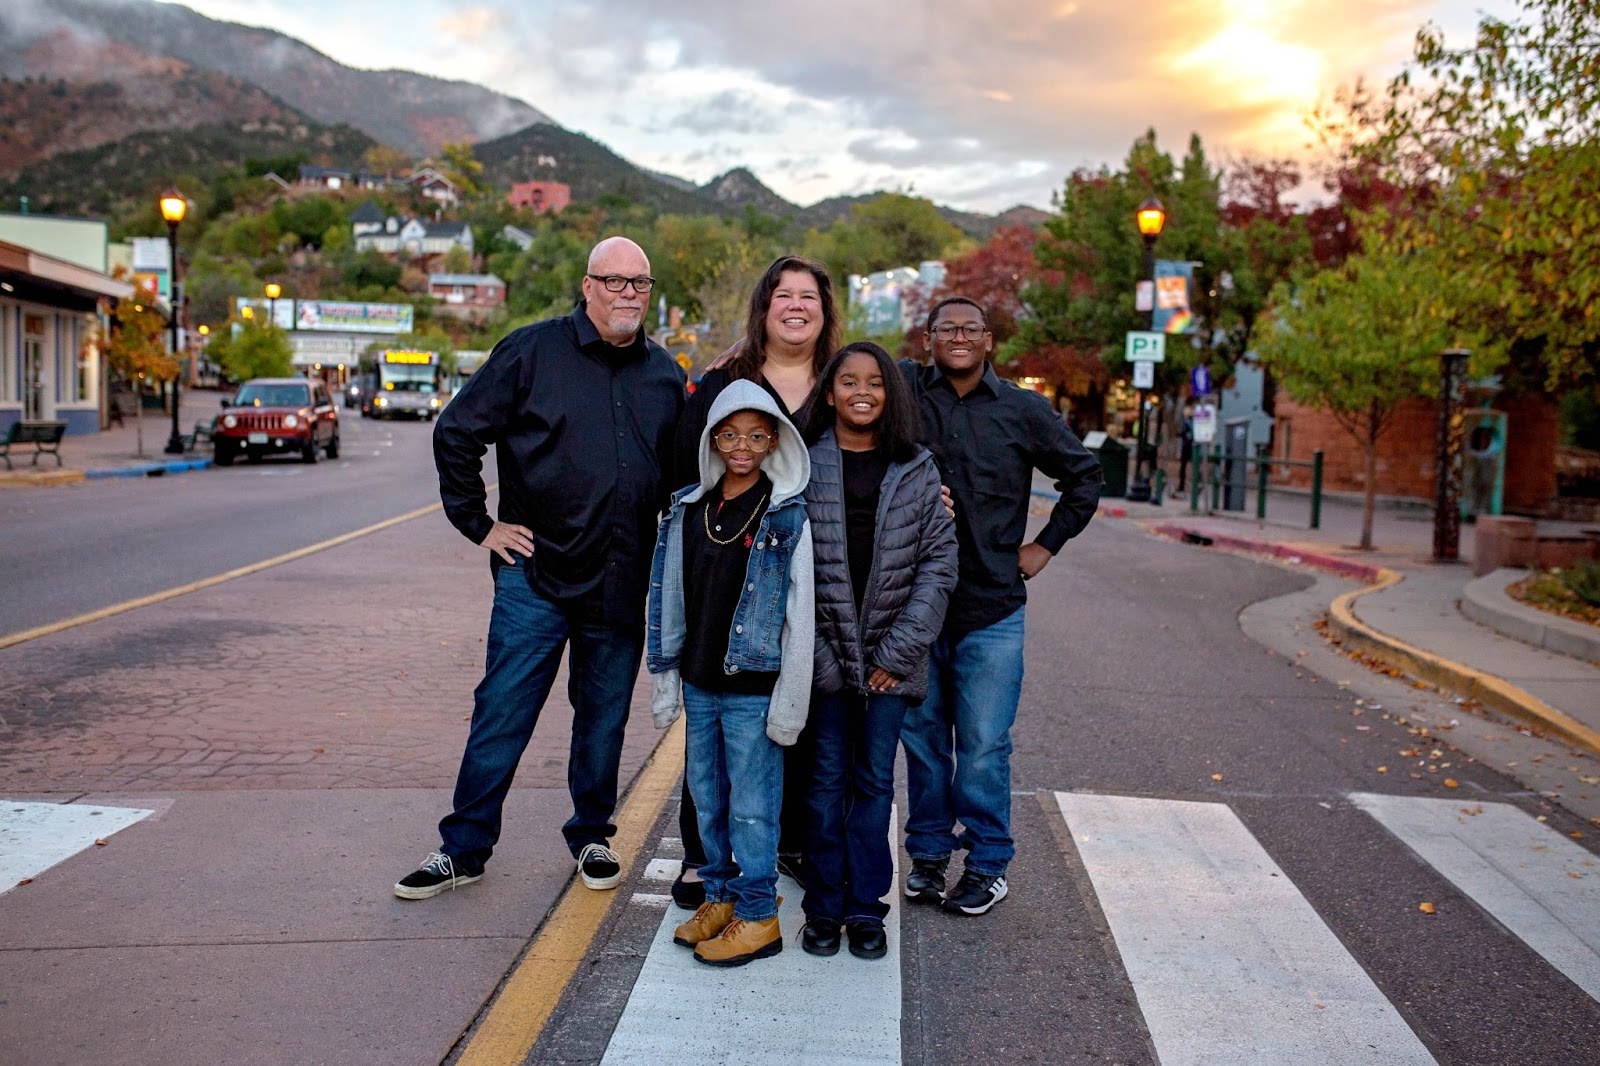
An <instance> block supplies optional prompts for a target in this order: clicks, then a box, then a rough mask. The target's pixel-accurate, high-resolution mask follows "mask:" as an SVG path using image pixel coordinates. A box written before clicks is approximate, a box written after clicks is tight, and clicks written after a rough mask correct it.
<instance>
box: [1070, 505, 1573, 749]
mask: <svg viewBox="0 0 1600 1066" xmlns="http://www.w3.org/2000/svg"><path fill="white" fill-rule="evenodd" d="M1205 502H1206V501H1202V510H1201V511H1199V512H1194V511H1191V510H1190V509H1189V500H1188V497H1187V496H1180V497H1178V498H1176V499H1174V498H1171V497H1169V498H1168V499H1167V501H1166V502H1165V504H1164V505H1163V506H1159V507H1157V506H1153V505H1150V504H1143V503H1127V502H1126V501H1122V500H1108V501H1105V502H1104V503H1102V509H1108V508H1121V509H1124V510H1125V511H1126V513H1127V517H1128V518H1129V519H1130V520H1132V521H1135V522H1138V523H1139V524H1141V525H1143V526H1144V527H1145V528H1147V529H1150V530H1151V531H1152V532H1156V533H1159V534H1162V535H1166V536H1172V537H1177V538H1180V539H1186V540H1190V541H1192V542H1195V543H1209V545H1211V546H1213V547H1222V548H1226V549H1232V550H1236V551H1248V552H1257V553H1261V554H1266V555H1271V556H1273V557H1275V558H1278V559H1281V560H1284V561H1288V562H1291V563H1297V564H1301V565H1307V566H1314V567H1317V568H1319V569H1325V570H1330V571H1333V572H1336V573H1340V574H1343V575H1344V576H1347V577H1354V578H1356V579H1358V580H1362V581H1365V582H1367V583H1368V584H1369V586H1370V587H1369V588H1367V589H1363V590H1358V591H1357V592H1355V593H1352V594H1349V595H1347V596H1341V597H1340V598H1339V599H1338V600H1335V601H1334V603H1332V604H1330V607H1329V628H1330V630H1332V632H1333V634H1334V635H1335V636H1336V637H1338V638H1339V639H1341V640H1343V641H1344V642H1345V643H1346V644H1347V645H1350V646H1354V647H1355V648H1356V649H1358V650H1360V651H1362V652H1363V653H1365V654H1367V655H1369V656H1371V657H1373V658H1376V659H1379V660H1380V661H1382V662H1384V663H1385V664H1387V665H1390V666H1392V667H1394V668H1398V669H1400V670H1402V671H1404V672H1405V673H1407V674H1409V675H1410V676H1412V677H1418V678H1421V679H1422V680H1425V681H1428V682H1431V683H1433V684H1436V685H1438V686H1440V687H1442V688H1447V689H1450V690H1452V691H1454V692H1456V693H1458V694H1460V695H1463V696H1466V697H1469V698H1471V699H1475V700H1477V701H1479V702H1480V703H1483V704H1485V705H1486V706H1489V707H1491V708H1493V709H1494V710H1496V711H1499V712H1501V713H1503V714H1507V715H1510V716H1512V717H1515V718H1517V719H1519V720H1521V721H1522V722H1524V723H1526V724H1528V725H1531V726H1533V727H1534V728H1536V729H1538V730H1541V731H1544V732H1548V733H1552V734H1554V735H1556V736H1558V737H1559V738H1561V739H1562V740H1563V741H1565V742H1567V743H1571V744H1575V745H1577V746H1580V747H1583V748H1586V749H1587V750H1589V751H1591V752H1594V753H1596V754H1600V662H1596V661H1594V659H1593V658H1590V657H1586V656H1583V655H1582V654H1581V650H1582V649H1585V648H1587V647H1590V646H1591V645H1589V644H1588V642H1587V641H1584V640H1582V639H1578V640H1577V641H1576V646H1577V648H1578V649H1580V654H1579V655H1565V654H1560V653H1558V652H1557V651H1553V650H1550V648H1549V647H1538V646H1534V645H1532V644H1527V643H1524V642H1523V641H1522V640H1518V639H1516V637H1514V636H1512V635H1509V634H1510V633H1511V632H1522V631H1523V630H1519V629H1518V627H1516V626H1514V625H1508V624H1502V623H1501V622H1499V621H1496V619H1495V618H1492V617H1490V616H1489V615H1487V614H1485V613H1484V612H1477V611H1475V612H1474V614H1475V616H1477V617H1484V618H1487V619H1488V620H1490V621H1491V622H1494V623H1495V625H1496V626H1497V628H1491V627H1490V626H1489V625H1484V624H1481V623H1480V622H1477V621H1473V619H1472V618H1469V617H1468V616H1467V615H1466V614H1464V613H1463V612H1462V609H1461V604H1462V603H1463V601H1464V600H1467V599H1468V598H1469V597H1471V598H1473V599H1479V600H1481V599H1482V598H1483V596H1484V583H1483V582H1477V583H1476V587H1474V588H1472V589H1470V590H1469V586H1472V585H1474V584H1475V583H1474V577H1473V573H1472V566H1471V562H1472V557H1473V541H1474V529H1473V527H1472V526H1470V525H1463V526H1462V528H1461V545H1460V555H1461V560H1460V561H1459V562H1455V563H1435V562H1433V561H1432V559H1431V556H1432V549H1433V514H1432V511H1431V510H1426V509H1422V508H1401V507H1394V506H1388V507H1380V508H1379V509H1378V511H1377V512H1376V514H1375V516H1374V524H1373V545H1374V547H1373V550H1371V551H1362V550H1361V549H1360V548H1358V547H1357V544H1358V543H1359V541H1360V533H1361V507H1360V505H1359V503H1358V502H1352V501H1350V500H1348V499H1342V498H1332V499H1328V498H1325V500H1324V503H1323V506H1322V521H1321V528H1319V529H1315V530H1313V529H1310V528H1309V525H1310V521H1309V520H1310V507H1309V503H1308V501H1307V500H1306V499H1305V498H1304V497H1295V496H1280V495H1279V494H1272V495H1270V496H1269V498H1268V517H1267V518H1266V520H1258V519H1257V518H1256V515H1255V512H1254V510H1253V506H1254V500H1253V498H1252V500H1251V507H1252V509H1251V510H1249V511H1246V512H1239V511H1232V512H1215V513H1209V514H1208V513H1206V512H1205V511H1204V509H1203V507H1204V503H1205ZM1581 528H1583V527H1582V525H1581V524H1579V523H1571V522H1540V523H1539V530H1540V532H1541V533H1562V534H1575V533H1577V532H1579V530H1580V529H1581ZM1514 576H1520V575H1515V574H1511V573H1505V574H1504V576H1503V577H1502V578H1501V582H1502V583H1501V584H1500V588H1502V589H1503V587H1504V584H1505V583H1509V580H1510V579H1511V578H1512V577H1514ZM1495 602H1496V606H1497V607H1498V610H1499V612H1500V614H1501V615H1502V616H1503V615H1504V614H1506V613H1507V612H1515V613H1516V615H1517V616H1518V617H1517V619H1516V620H1517V621H1521V622H1525V623H1527V624H1528V625H1529V626H1533V625H1534V623H1535V622H1536V621H1537V618H1536V617H1535V616H1540V615H1543V612H1538V611H1535V610H1534V609H1533V608H1529V607H1525V606H1523V605H1521V604H1516V603H1515V602H1514V601H1510V600H1509V598H1507V597H1501V598H1497V599H1496V601H1495ZM1508 603H1509V604H1510V606H1509V607H1508V606H1507V604H1508ZM1523 612H1526V614H1523ZM1571 627H1583V628H1585V629H1594V628H1595V627H1588V626H1584V624H1583V623H1577V622H1570V621H1568V622H1567V623H1566V628H1569V629H1570V628H1571ZM1502 629H1505V630H1507V632H1502V631H1501V630H1502ZM1596 635H1597V636H1600V630H1596ZM1567 646H1568V647H1571V645H1567Z"/></svg>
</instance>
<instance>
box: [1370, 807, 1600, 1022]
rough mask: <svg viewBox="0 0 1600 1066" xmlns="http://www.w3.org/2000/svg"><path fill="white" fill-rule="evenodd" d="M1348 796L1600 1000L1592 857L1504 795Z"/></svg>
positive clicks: (1598, 887)
mask: <svg viewBox="0 0 1600 1066" xmlns="http://www.w3.org/2000/svg"><path fill="white" fill-rule="evenodd" d="M1350 799H1351V801H1352V802H1354V803H1355V805H1356V806H1357V807H1360V808H1361V809H1362V810H1364V811H1366V812H1367V813H1368V814H1370V815H1371V816H1372V817H1373V818H1374V819H1376V820H1377V821H1378V823H1379V824H1380V825H1382V826H1383V827H1384V828H1385V829H1387V830H1388V831H1389V832H1390V833H1392V834H1394V835H1395V836H1396V837H1398V838H1399V839H1400V840H1401V841H1402V842H1403V843H1404V844H1405V845H1406V846H1407V847H1409V848H1410V849H1411V850H1412V851H1414V852H1416V853H1417V855H1418V856H1419V857H1420V858H1421V859H1422V860H1423V861H1424V862H1426V863H1427V864H1428V865H1429V866H1431V867H1433V868H1434V869H1435V870H1437V871H1438V872H1439V873H1440V874H1441V875H1443V876H1444V877H1445V878H1446V879H1448V880H1449V881H1450V882H1451V883H1452V884H1454V885H1455V886H1456V887H1457V888H1458V889H1460V890H1461V892H1462V893H1463V894H1464V895H1466V896H1468V897H1470V898H1471V899H1472V900H1473V901H1474V902H1475V903H1477V904H1478V906H1480V907H1482V908H1483V909H1484V910H1486V911H1488V912H1489V913H1490V914H1491V915H1493V916H1494V918H1495V920H1496V921H1498V922H1499V923H1500V924H1501V925H1503V926H1505V927H1506V928H1507V929H1509V930H1511V932H1512V933H1514V934H1515V935H1516V936H1517V937H1518V938H1520V939H1521V940H1522V942H1523V943H1525V944H1527V945H1528V946H1529V947H1530V948H1532V949H1533V950H1534V951H1537V952H1538V953H1539V954H1540V955H1542V956H1544V958H1545V960H1546V961H1547V962H1549V963H1550V965H1552V966H1554V967H1555V968H1556V969H1557V970H1560V971H1561V972H1562V973H1563V974H1566V976H1567V977H1568V979H1570V980H1571V981H1572V983H1573V984H1575V985H1577V986H1578V987H1579V988H1581V989H1583V990H1584V991H1585V992H1587V993H1588V994H1589V995H1590V996H1591V997H1592V998H1594V999H1597V1000H1600V860H1597V859H1596V858H1595V856H1593V855H1591V854H1590V853H1589V852H1587V851H1585V850H1584V849H1583V848H1581V847H1579V846H1578V845H1577V844H1574V843H1573V842H1572V841H1570V840H1568V839H1567V838H1565V837H1563V836H1562V835H1561V834H1560V833H1558V832H1556V831H1555V830H1554V829H1551V828H1550V827H1549V826H1547V825H1542V824H1540V823H1539V822H1538V821H1536V820H1535V819H1534V818H1533V817H1532V816H1531V815H1529V814H1527V813H1526V812H1524V811H1521V810H1519V809H1517V808H1516V807H1514V806H1512V805H1510V804H1506V803H1476V802H1462V801H1461V800H1452V799H1431V798H1428V797H1421V796H1381V795H1376V794H1372V793H1356V794H1353V795H1352V796H1351V797H1350Z"/></svg>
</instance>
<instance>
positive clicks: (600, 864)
mask: <svg viewBox="0 0 1600 1066" xmlns="http://www.w3.org/2000/svg"><path fill="white" fill-rule="evenodd" d="M578 873H580V874H582V875H583V883H584V884H585V885H588V886H589V887H590V888H594V889H604V888H616V887H617V886H618V885H619V884H621V883H622V860H621V859H618V858H617V853H616V852H614V851H612V850H611V849H610V848H608V847H606V846H605V845H604V844H585V845H584V846H583V850H582V851H580V852H578Z"/></svg>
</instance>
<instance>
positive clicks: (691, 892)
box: [672, 866, 706, 911]
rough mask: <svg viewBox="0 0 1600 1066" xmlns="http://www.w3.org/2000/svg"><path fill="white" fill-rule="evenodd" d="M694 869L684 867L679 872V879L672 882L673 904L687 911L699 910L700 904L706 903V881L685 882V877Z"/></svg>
mask: <svg viewBox="0 0 1600 1066" xmlns="http://www.w3.org/2000/svg"><path fill="white" fill-rule="evenodd" d="M691 869H694V867H691V866H684V867H680V868H679V870H678V879H677V880H676V881H674V882H672V902H674V903H676V904H677V905H678V906H680V907H682V908H683V909H684V910H686V911H693V910H699V909H700V904H702V903H704V902H705V901H706V883H705V882H704V881H685V880H684V879H683V875H684V874H686V873H688V872H689V871H690V870H691Z"/></svg>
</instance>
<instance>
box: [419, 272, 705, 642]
mask: <svg viewBox="0 0 1600 1066" xmlns="http://www.w3.org/2000/svg"><path fill="white" fill-rule="evenodd" d="M683 401H684V386H683V373H682V371H681V370H680V369H679V368H678V366H677V364H676V363H674V362H673V361H672V357H671V356H669V355H668V354H667V353H666V351H665V350H664V349H662V348H661V346H660V345H658V344H656V343H655V342H653V341H650V340H648V339H646V338H645V336H644V334H643V333H642V332H641V333H640V334H639V336H638V337H636V338H635V339H634V342H633V343H632V344H629V345H627V346H626V347H621V348H619V347H615V346H613V345H610V344H607V343H606V342H605V341H603V340H602V339H601V338H600V333H599V331H598V330H596V329H595V326H594V323H593V322H591V321H590V320H589V316H588V314H587V313H586V310H585V307H584V305H583V304H582V303H580V304H579V305H578V307H577V309H576V310H575V311H573V313H572V314H570V315H568V316H566V317H564V318H552V319H547V320H546V321H543V322H537V323H534V324H533V325H531V326H526V327H524V328H522V329H519V330H516V331H514V332H513V333H510V334H508V335H507V336H506V337H505V338H504V339H503V340H501V341H500V343H499V344H497V345H495V348H494V351H493V352H491V353H490V355H489V358H488V359H487V360H485V361H484V363H483V365H482V366H481V367H479V368H478V370H477V372H476V373H474V374H473V375H472V377H471V378H470V379H468V381H467V384H466V385H465V386H464V387H463V388H462V389H461V391H460V392H458V393H457V394H456V396H455V398H454V399H453V400H451V401H450V403H449V404H448V405H446V406H445V409H444V410H443V411H442V412H440V414H439V420H438V424H437V425H436V426H435V428H434V431H433V456H434V463H435V465H436V466H437V467H438V469H439V495H440V497H441V498H442V499H443V501H444V509H445V514H446V516H448V517H449V519H450V522H451V523H452V524H453V525H454V526H455V527H456V528H457V529H459V530H460V531H461V533H462V534H463V535H464V536H466V537H467V539H469V540H471V541H472V542H473V543H474V544H479V543H482V541H483V538H484V537H486V536H488V535H489V530H490V529H491V528H493V526H494V520H493V519H491V518H490V517H489V513H488V508H487V493H486V491H485V488H484V482H483V455H484V452H485V451H487V450H488V448H489V446H490V445H494V446H495V463H496V466H497V468H498V472H499V478H500V520H501V521H502V522H510V523H515V524H516V525H520V526H526V527H528V528H529V529H530V530H532V531H533V544H534V551H533V558H532V559H530V560H528V565H527V567H526V571H527V575H528V584H529V585H530V586H532V588H533V591H534V592H535V593H537V594H538V595H540V596H542V597H544V598H545V599H548V600H551V601H552V602H555V603H558V604H561V605H562V606H563V607H565V608H567V609H568V610H570V611H573V612H574V613H575V616H576V617H577V618H578V619H581V620H584V621H592V622H600V623H603V624H606V625H613V626H618V627H624V628H631V627H635V626H639V625H642V624H643V619H644V601H645V594H646V592H647V591H648V589H649V584H650V561H651V557H652V553H653V551H654V548H655V534H656V519H657V516H658V515H659V514H660V512H661V511H662V509H663V508H664V506H665V504H666V503H667V499H668V496H669V494H670V492H671V484H672V475H671V472H670V470H669V469H668V468H669V467H670V465H671V462H672V442H673V433H674V432H675V431H676V428H677V424H678V417H679V415H680V414H681V412H682V410H683ZM500 562H501V560H500V558H499V556H498V555H495V554H493V553H490V565H491V567H495V568H498V566H499V565H500Z"/></svg>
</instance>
